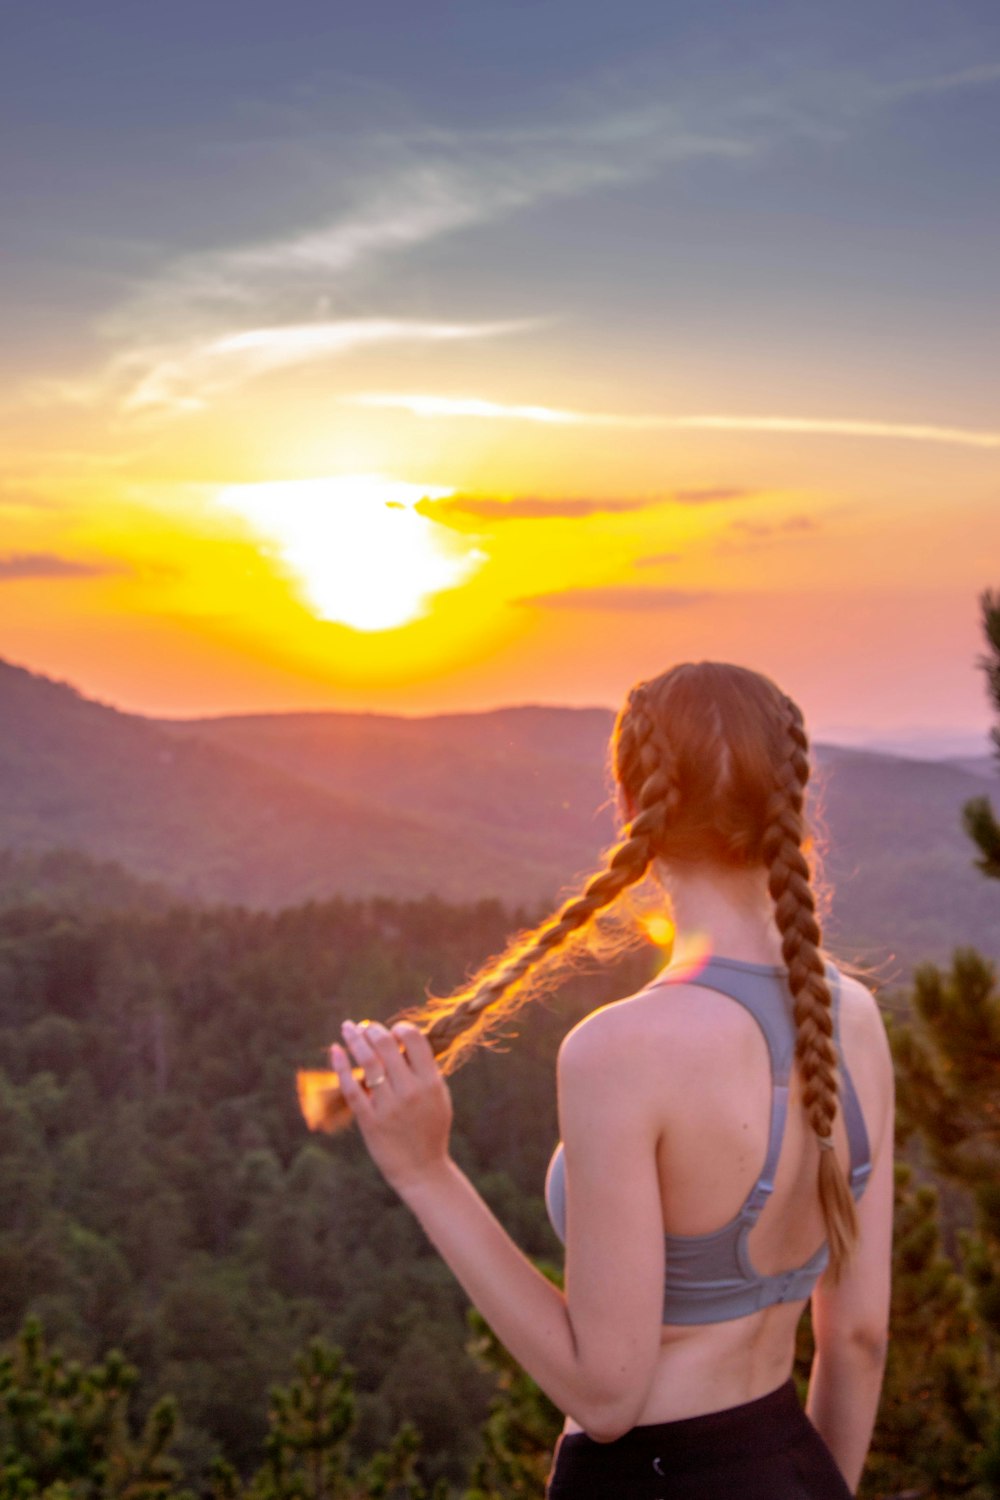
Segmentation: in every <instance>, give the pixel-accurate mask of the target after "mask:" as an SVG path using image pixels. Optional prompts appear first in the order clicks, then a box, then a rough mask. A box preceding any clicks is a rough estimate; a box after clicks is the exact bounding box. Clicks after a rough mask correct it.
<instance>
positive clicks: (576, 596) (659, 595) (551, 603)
mask: <svg viewBox="0 0 1000 1500" xmlns="http://www.w3.org/2000/svg"><path fill="white" fill-rule="evenodd" d="M715 597H716V596H715V595H714V594H712V593H709V592H700V591H698V590H693V589H657V588H638V589H630V588H627V587H626V588H616V587H608V588H578V589H562V590H557V591H554V592H552V593H549V594H525V595H524V596H523V597H522V598H520V599H515V600H514V601H513V602H514V603H515V604H524V605H530V606H533V607H535V608H538V609H593V610H615V611H619V610H647V609H648V610H658V609H686V608H687V607H688V606H689V605H691V604H703V603H704V602H705V600H707V599H713V598H715Z"/></svg>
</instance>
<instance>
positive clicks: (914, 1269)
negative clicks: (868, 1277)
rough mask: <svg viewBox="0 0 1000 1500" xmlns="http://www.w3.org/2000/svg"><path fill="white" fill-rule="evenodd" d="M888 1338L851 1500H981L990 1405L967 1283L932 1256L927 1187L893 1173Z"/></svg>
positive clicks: (931, 1200)
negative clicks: (956, 1499)
mask: <svg viewBox="0 0 1000 1500" xmlns="http://www.w3.org/2000/svg"><path fill="white" fill-rule="evenodd" d="M890 1329H891V1340H890V1345H889V1356H888V1360H887V1362H886V1372H885V1383H884V1386H883V1391H882V1400H881V1402H880V1405H879V1413H878V1422H877V1424H876V1428H875V1434H874V1438H873V1441H872V1448H871V1453H870V1455H869V1458H868V1462H867V1464H866V1466H865V1473H864V1479H863V1481H862V1485H861V1489H860V1491H859V1495H860V1496H861V1500H891V1497H895V1496H898V1495H901V1494H902V1495H908V1496H912V1497H913V1500H918V1497H919V1500H945V1497H948V1496H959V1495H961V1496H964V1497H967V1500H988V1497H992V1496H994V1495H996V1493H997V1491H996V1489H995V1488H993V1487H992V1485H991V1484H990V1482H989V1478H988V1473H987V1470H988V1465H989V1462H990V1459H991V1452H992V1445H993V1442H994V1440H995V1426H996V1422H997V1418H998V1415H1000V1405H998V1401H997V1396H996V1391H995V1384H994V1380H993V1376H992V1370H991V1364H990V1359H989V1354H988V1349H987V1345H986V1341H985V1339H984V1335H983V1330H982V1327H981V1325H980V1324H979V1322H978V1321H977V1319H976V1316H975V1312H974V1309H973V1305H972V1297H971V1295H970V1289H969V1286H968V1283H967V1282H966V1281H965V1280H964V1279H963V1277H962V1276H961V1275H960V1274H959V1273H958V1272H957V1271H956V1269H955V1267H954V1265H953V1264H952V1262H951V1261H950V1260H949V1259H948V1258H947V1257H946V1256H945V1255H944V1254H943V1253H942V1249H941V1234H940V1228H939V1214H938V1201H937V1192H936V1190H935V1189H934V1188H933V1187H931V1186H929V1185H922V1186H915V1185H914V1181H913V1174H912V1172H911V1170H910V1168H909V1167H907V1166H906V1165H905V1164H900V1166H898V1167H897V1171H896V1204H895V1235H894V1240H893V1293H892V1314H891V1318H890Z"/></svg>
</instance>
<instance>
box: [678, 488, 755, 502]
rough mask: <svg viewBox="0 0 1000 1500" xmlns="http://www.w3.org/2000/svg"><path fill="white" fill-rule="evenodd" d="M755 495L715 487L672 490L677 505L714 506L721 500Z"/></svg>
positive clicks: (742, 498)
mask: <svg viewBox="0 0 1000 1500" xmlns="http://www.w3.org/2000/svg"><path fill="white" fill-rule="evenodd" d="M755 493H756V491H754V490H744V489H735V488H729V489H725V488H721V487H716V488H715V489H710V488H706V489H699V490H674V494H673V498H674V499H675V500H676V501H677V503H678V504H679V505H714V504H716V503H717V502H718V501H721V500H745V499H746V497H747V496H748V495H753V494H755Z"/></svg>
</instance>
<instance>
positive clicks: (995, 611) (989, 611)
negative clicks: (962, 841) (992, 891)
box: [962, 589, 1000, 880]
mask: <svg viewBox="0 0 1000 1500" xmlns="http://www.w3.org/2000/svg"><path fill="white" fill-rule="evenodd" d="M979 603H980V606H981V608H982V613H983V633H984V635H985V636H986V655H984V656H982V657H981V658H980V666H981V667H982V669H983V671H984V672H985V674H986V685H987V689H988V692H989V695H990V700H991V702H992V704H993V707H994V709H995V710H996V713H997V723H996V724H995V725H994V726H993V729H992V730H991V731H990V737H991V739H992V740H993V744H994V748H995V750H996V754H997V757H998V758H1000V590H997V591H996V593H994V592H992V591H991V590H990V589H985V590H984V592H983V594H982V595H981V597H980V601H979ZM962 821H963V823H964V825H965V831H966V833H967V834H968V835H969V838H970V839H971V840H972V842H973V843H974V844H975V846H976V848H977V849H978V851H979V858H978V859H977V860H976V862H975V863H976V866H977V868H978V869H980V870H982V872H983V874H984V875H989V876H991V877H992V878H993V879H994V880H997V879H1000V822H998V820H997V817H996V814H995V813H994V811H993V807H992V804H991V802H990V799H989V798H988V797H973V798H971V800H970V801H968V802H967V803H966V804H965V807H964V809H963V812H962Z"/></svg>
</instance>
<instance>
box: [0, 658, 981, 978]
mask: <svg viewBox="0 0 1000 1500" xmlns="http://www.w3.org/2000/svg"><path fill="white" fill-rule="evenodd" d="M611 724H612V715H611V713H610V711H608V710H605V709H566V708H546V707H522V708H509V709H499V710H496V711H493V712H490V713H477V714H459V715H440V716H435V717H430V718H422V719H404V718H396V717H392V716H389V715H379V714H344V713H308V714H275V715H256V716H239V717H226V718H209V719H198V720H190V721H169V722H166V721H153V720H148V719H144V718H141V717H139V716H136V715H129V714H123V713H120V712H118V711H116V710H115V709H112V708H108V707H105V706H103V705H101V704H97V703H94V702H91V701H89V700H87V699H85V698H83V697H82V696H81V695H80V694H78V693H77V692H75V691H74V690H73V689H72V688H70V687H67V686H66V685H64V684H61V683H55V682H51V681H49V680H48V679H46V678H43V677H38V676H36V675H34V674H32V673H30V672H27V671H25V670H23V669H22V668H17V667H13V666H10V665H8V664H4V663H0V848H2V847H7V848H11V849H14V850H36V851H37V850H45V849H52V848H54V847H67V846H73V847H76V848H79V849H82V850H84V851H86V852H87V853H88V854H90V855H91V856H93V857H95V858H98V859H103V860H109V859H110V860H117V861H118V862H119V863H120V864H121V865H123V866H124V867H125V868H126V869H127V870H128V871H130V872H132V873H133V874H135V875H136V876H139V877H141V878H142V879H144V880H147V881H156V882H160V883H162V884H165V885H167V886H169V887H171V888H172V889H173V890H175V891H176V892H177V893H179V894H180V895H183V896H184V897H185V898H187V899H194V900H199V901H218V902H239V903H244V904H248V905H256V906H265V907H272V908H273V907H278V906H285V905H290V904H293V903H296V902H300V901H303V900H307V899H310V898H316V897H322V896H326V895H330V894H334V893H343V894H350V895H370V894H384V895H388V896H401V897H408V896H414V897H419V896H422V895H424V894H427V893H436V894H438V895H440V896H442V897H444V898H446V899H448V900H453V901H454V900H466V899H468V900H472V899H477V898H479V897H480V896H497V897H500V898H501V899H503V900H505V901H506V902H508V903H516V904H518V905H522V906H537V905H538V904H539V903H542V902H548V901H551V900H553V899H554V898H555V896H556V895H557V893H558V892H559V891H560V890H563V891H565V890H566V889H567V888H569V887H571V886H572V884H573V882H574V881H575V879H576V878H578V877H579V876H580V875H581V874H586V873H588V872H589V871H591V870H592V869H594V868H595V860H596V859H597V858H598V855H599V852H600V850H601V848H602V847H604V846H605V845H606V844H607V843H609V842H610V841H611V839H612V838H613V836H614V826H615V825H614V812H613V806H612V802H611V799H610V796H609V788H608V783H607V780H606V776H605V772H604V764H605V756H606V748H607V740H608V736H609V733H610V729H611ZM817 759H818V762H819V774H818V777H817V782H818V784H819V786H820V791H821V797H820V804H821V805H820V821H821V824H822V827H823V830H824V839H823V842H826V843H827V844H828V845H829V850H830V852H829V854H828V855H827V857H826V860H825V865H824V870H825V877H826V881H827V883H828V885H830V886H832V888H833V898H832V907H831V912H830V917H829V921H828V924H827V931H828V934H829V936H830V938H831V940H832V941H833V942H834V943H835V944H837V945H838V946H839V948H840V951H841V952H842V953H844V955H845V956H846V957H852V958H855V959H859V960H861V961H863V962H871V963H872V964H874V965H876V966H877V967H878V969H879V972H880V973H881V974H882V975H883V976H884V977H887V978H891V977H892V976H893V975H896V974H902V973H905V971H906V969H907V968H908V967H909V965H911V964H912V963H913V962H916V961H918V960H920V959H921V958H924V957H927V958H936V959H941V958H944V957H945V956H947V954H948V953H949V952H950V951H951V949H952V948H953V947H954V946H956V945H957V944H962V943H973V944H975V945H976V946H978V947H980V948H981V949H983V950H984V951H985V952H987V953H990V954H991V955H994V956H1000V890H998V889H997V886H996V883H995V882H989V881H987V880H985V879H983V877H982V876H981V875H980V874H979V873H978V872H977V871H976V870H975V869H974V868H973V866H972V859H971V852H970V848H969V845H968V843H967V841H966V839H965V837H964V835H963V833H962V830H961V806H962V804H963V802H964V801H966V800H967V799H968V798H969V797H971V796H975V795H980V794H983V793H987V794H991V793H992V794H993V795H994V796H995V795H996V792H997V778H996V777H995V775H994V774H993V771H992V769H991V763H990V762H989V761H988V760H985V761H984V762H983V769H982V774H980V773H979V770H978V762H975V763H974V764H973V765H971V766H968V765H965V764H955V763H949V762H928V761H916V760H912V759H904V758H901V757H896V756H891V755H884V754H879V753H875V752H869V751H855V750H847V749H842V748H840V747H833V746H820V747H818V750H817ZM889 955H895V958H894V959H891V958H890V957H889Z"/></svg>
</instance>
